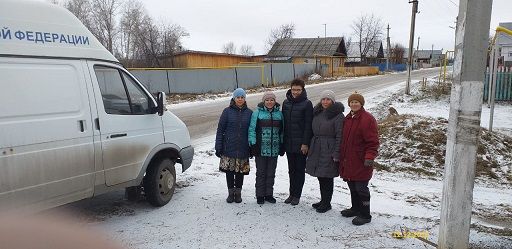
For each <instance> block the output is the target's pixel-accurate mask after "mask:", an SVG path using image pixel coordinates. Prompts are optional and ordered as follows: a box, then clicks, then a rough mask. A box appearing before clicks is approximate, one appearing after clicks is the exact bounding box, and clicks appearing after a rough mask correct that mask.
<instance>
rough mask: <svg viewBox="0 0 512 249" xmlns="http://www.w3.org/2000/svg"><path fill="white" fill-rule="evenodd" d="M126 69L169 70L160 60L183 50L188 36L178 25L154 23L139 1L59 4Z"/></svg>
mask: <svg viewBox="0 0 512 249" xmlns="http://www.w3.org/2000/svg"><path fill="white" fill-rule="evenodd" d="M61 4H62V5H63V6H64V7H65V8H67V9H68V10H69V11H71V13H73V14H74V15H75V16H76V17H78V19H80V21H82V22H83V23H84V25H85V26H86V27H87V28H88V29H89V30H90V31H91V32H92V33H93V34H94V36H96V38H97V39H98V40H99V41H100V43H101V44H103V45H104V46H105V48H107V49H108V50H109V51H110V52H111V53H112V54H114V56H115V57H116V58H118V59H119V60H120V61H121V62H122V63H123V64H124V65H125V66H127V67H142V66H143V67H172V66H173V65H172V61H170V60H163V58H164V57H172V56H173V55H174V54H176V53H177V52H180V51H182V50H183V46H182V38H183V37H186V36H188V35H189V34H188V33H187V31H186V30H185V28H183V27H182V26H180V25H179V24H175V23H170V22H165V21H159V22H157V21H155V20H154V19H153V18H152V17H151V16H150V15H149V14H148V13H147V11H146V9H145V8H144V5H143V4H142V2H141V1H140V0H66V1H64V2H63V3H61Z"/></svg>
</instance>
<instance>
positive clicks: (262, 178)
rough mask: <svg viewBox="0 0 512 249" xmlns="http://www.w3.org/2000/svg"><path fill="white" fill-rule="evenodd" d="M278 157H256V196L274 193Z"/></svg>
mask: <svg viewBox="0 0 512 249" xmlns="http://www.w3.org/2000/svg"><path fill="white" fill-rule="evenodd" d="M276 167H277V157H268V156H257V157H256V185H255V186H256V197H264V196H273V195H274V178H275V177H276Z"/></svg>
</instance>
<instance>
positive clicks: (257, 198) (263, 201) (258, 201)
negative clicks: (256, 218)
mask: <svg viewBox="0 0 512 249" xmlns="http://www.w3.org/2000/svg"><path fill="white" fill-rule="evenodd" d="M256 203H258V204H264V203H265V197H263V196H262V197H256Z"/></svg>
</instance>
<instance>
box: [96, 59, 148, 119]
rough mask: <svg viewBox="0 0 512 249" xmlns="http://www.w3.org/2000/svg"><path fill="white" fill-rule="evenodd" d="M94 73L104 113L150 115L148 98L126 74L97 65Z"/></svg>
mask: <svg viewBox="0 0 512 249" xmlns="http://www.w3.org/2000/svg"><path fill="white" fill-rule="evenodd" d="M94 71H95V73H96V77H97V79H98V84H99V87H100V91H101V96H102V98H103V105H104V107H105V112H106V113H108V114H117V115H141V114H150V113H152V112H151V110H152V108H151V106H150V103H151V102H150V101H149V98H148V96H147V95H146V94H145V93H144V91H143V90H142V89H141V88H140V86H138V85H137V83H136V82H135V81H134V80H133V79H132V78H130V76H128V75H127V74H126V73H124V72H122V71H119V70H118V69H115V68H111V67H105V66H97V65H96V66H94Z"/></svg>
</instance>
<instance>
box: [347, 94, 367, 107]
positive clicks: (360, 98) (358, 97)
mask: <svg viewBox="0 0 512 249" xmlns="http://www.w3.org/2000/svg"><path fill="white" fill-rule="evenodd" d="M352 100H356V101H357V102H359V103H361V106H364V97H363V95H361V94H359V93H358V92H354V93H352V94H351V95H350V96H349V97H348V106H350V101H352Z"/></svg>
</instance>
